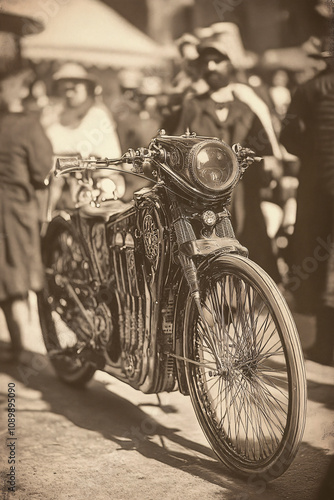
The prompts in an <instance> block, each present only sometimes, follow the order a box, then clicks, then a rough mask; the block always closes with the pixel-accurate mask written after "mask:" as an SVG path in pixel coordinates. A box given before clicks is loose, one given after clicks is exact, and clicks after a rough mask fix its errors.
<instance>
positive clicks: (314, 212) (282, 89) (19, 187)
mask: <svg viewBox="0 0 334 500" xmlns="http://www.w3.org/2000/svg"><path fill="white" fill-rule="evenodd" d="M176 45H177V48H178V51H179V55H180V60H179V62H178V64H177V65H176V67H175V68H176V70H175V71H174V73H173V74H172V75H171V78H170V79H168V81H166V78H162V77H161V76H159V75H157V74H154V75H153V74H150V75H147V74H145V72H144V71H143V72H140V71H138V70H134V69H131V68H127V69H125V70H124V69H123V70H122V71H119V73H118V84H119V92H118V94H117V95H115V101H114V102H115V103H117V106H116V105H115V106H113V104H112V100H111V101H110V100H108V104H106V102H104V100H103V89H101V86H100V85H99V82H98V81H97V79H96V78H95V77H94V76H93V75H92V74H90V72H89V71H88V70H87V68H84V67H83V66H82V65H79V64H77V63H65V64H63V65H61V66H60V67H58V69H57V70H56V71H55V72H54V74H53V75H52V89H51V91H49V92H47V91H46V88H47V87H46V86H45V85H44V83H43V82H41V81H40V80H36V78H34V75H33V74H32V71H31V69H29V70H26V69H23V68H22V67H18V66H16V67H15V68H14V69H13V70H10V71H8V70H6V71H5V72H3V73H1V74H0V137H1V142H0V191H1V197H0V215H1V217H0V231H1V235H2V237H1V238H0V249H1V251H0V258H1V278H0V305H1V308H2V310H3V311H4V314H5V317H6V320H7V324H8V328H9V331H10V334H11V339H12V351H11V353H10V355H11V356H14V357H16V358H18V357H19V356H20V354H21V351H22V344H21V340H20V339H21V337H22V330H23V328H24V326H25V325H24V319H23V318H24V317H25V316H24V315H22V307H25V308H27V307H28V305H27V303H28V302H27V296H28V292H29V290H34V291H38V290H40V289H41V286H42V264H41V258H40V252H39V240H38V238H39V237H38V232H39V224H40V220H41V214H38V205H37V197H36V190H40V189H45V184H44V183H43V180H44V178H45V177H46V176H47V174H48V173H49V171H50V170H51V169H52V165H53V160H52V158H53V157H54V156H56V155H81V156H82V157H83V158H87V157H90V156H94V157H102V158H104V157H112V158H114V157H118V156H120V155H121V152H124V151H125V150H126V149H127V148H134V149H135V148H137V147H139V146H147V145H148V143H149V141H150V139H151V138H152V137H153V136H154V135H156V133H157V131H158V130H159V129H161V128H163V129H165V130H166V132H167V133H168V134H175V135H179V134H183V133H184V132H185V131H186V130H187V129H189V130H190V131H191V132H195V133H196V134H198V135H204V136H213V137H218V138H219V139H221V140H223V141H225V142H226V143H228V144H229V145H232V144H234V143H240V144H242V145H243V146H246V147H249V148H251V149H252V150H254V151H255V153H256V154H257V155H260V156H262V157H263V161H262V162H261V163H259V164H257V165H256V166H252V167H251V168H250V169H249V170H248V171H247V172H246V173H245V175H244V177H243V180H242V182H240V183H239V185H238V186H237V188H236V189H235V192H234V195H233V198H232V204H231V213H232V218H233V222H234V228H235V231H236V236H237V238H238V239H239V240H240V242H241V243H242V244H243V245H245V246H246V247H247V248H248V249H249V252H250V257H251V258H252V259H253V260H254V261H256V262H257V263H258V264H259V265H260V266H261V267H262V268H264V269H265V270H266V271H267V272H268V273H269V274H270V275H271V276H272V278H273V279H274V280H275V281H276V282H277V283H282V286H285V287H287V288H288V287H290V290H291V291H292V292H293V293H294V294H295V296H296V308H298V310H300V311H302V312H304V313H307V314H315V315H316V317H317V325H318V328H317V339H316V342H315V345H314V347H313V348H312V349H311V350H310V352H309V353H307V355H308V356H309V357H310V358H311V359H314V360H315V361H318V362H320V363H324V364H332V362H333V348H334V341H333V339H334V336H333V331H332V330H333V323H334V298H333V297H334V278H333V275H334V246H333V243H332V235H333V231H334V225H333V220H334V205H333V197H334V187H333V186H334V180H333V179H334V178H333V172H334V168H333V151H332V150H333V146H332V144H333V141H332V138H333V131H334V108H333V102H334V72H333V65H332V61H333V52H332V49H333V48H332V47H328V48H327V49H326V51H325V50H322V49H317V50H316V47H315V46H314V45H313V47H315V50H314V52H312V51H311V54H310V55H312V56H313V59H314V61H315V63H314V65H313V71H314V78H312V79H311V80H309V81H308V82H306V83H303V84H302V85H298V82H297V79H295V78H294V74H293V73H291V72H290V73H289V72H288V71H286V70H285V69H284V68H283V67H281V68H279V67H278V68H275V70H271V71H266V70H265V69H264V68H262V67H261V64H260V62H259V60H258V57H256V56H255V54H252V53H249V52H247V51H245V49H244V47H243V45H242V42H241V37H240V34H239V32H238V28H237V26H236V25H233V24H231V23H218V24H215V25H213V26H211V27H209V28H206V29H202V30H197V32H196V33H195V34H188V33H187V34H185V35H183V36H182V37H181V38H179V39H178V40H177V41H176ZM292 95H293V97H291V96H292ZM110 103H111V104H110ZM299 165H301V166H299ZM299 172H300V174H299ZM106 177H107V178H108V179H111V180H112V183H111V184H109V185H108V186H109V187H108V189H111V191H112V196H113V197H115V198H119V199H124V200H129V199H130V198H131V195H132V192H133V191H134V190H135V189H137V188H138V187H141V186H140V185H139V184H137V183H136V182H137V181H136V180H135V181H133V180H130V176H122V175H121V174H113V175H112V176H111V177H110V174H109V173H108V174H105V175H104V176H103V175H102V179H103V178H106ZM298 182H299V189H298V195H297V196H296V190H297V186H298ZM71 189H72V187H71V185H67V184H66V183H64V182H63V183H60V184H58V187H57V189H55V190H54V193H55V195H54V196H55V199H54V200H53V202H54V206H56V204H57V203H60V199H61V198H62V197H64V193H65V192H66V191H68V193H69V199H70V198H71V195H73V193H71ZM296 207H297V208H296ZM296 219H297V222H296V226H295V230H294V225H295V220H296ZM319 238H320V239H321V241H324V242H325V247H321V242H320V240H319ZM290 240H291V241H290ZM319 245H320V247H321V248H320V250H319V251H317V249H318V247H319ZM321 249H323V250H322V252H321ZM315 252H317V253H316V254H315ZM326 252H327V253H326ZM310 258H311V259H313V260H314V261H315V263H316V265H314V266H313V267H314V269H313V270H311V267H312V266H310V264H308V262H310V260H309V259H310ZM312 263H313V261H312ZM20 308H21V309H20ZM19 309H20V312H19V313H18V312H17V311H18V310H19Z"/></svg>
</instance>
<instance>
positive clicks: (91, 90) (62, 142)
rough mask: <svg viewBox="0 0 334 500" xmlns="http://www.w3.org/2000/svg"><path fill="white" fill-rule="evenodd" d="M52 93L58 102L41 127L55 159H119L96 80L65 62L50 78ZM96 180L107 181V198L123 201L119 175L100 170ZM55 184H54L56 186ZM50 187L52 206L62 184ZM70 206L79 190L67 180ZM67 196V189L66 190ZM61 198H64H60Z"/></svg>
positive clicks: (117, 147) (117, 146)
mask: <svg viewBox="0 0 334 500" xmlns="http://www.w3.org/2000/svg"><path fill="white" fill-rule="evenodd" d="M53 80H54V85H55V93H56V95H58V96H59V97H60V99H61V100H60V103H59V105H57V106H56V107H55V108H54V113H53V115H52V114H51V113H50V111H49V115H48V116H47V117H44V120H43V122H44V125H45V127H46V130H47V134H48V136H49V138H50V140H51V143H52V147H53V152H54V154H55V155H58V156H62V155H64V156H66V155H79V156H81V157H82V158H88V157H90V156H94V157H95V158H116V157H119V156H121V147H120V142H119V138H118V134H117V131H116V126H115V123H114V121H113V119H112V117H111V114H110V113H109V112H108V111H107V109H106V108H105V106H104V105H103V103H102V102H97V94H98V92H99V91H100V90H101V89H99V87H98V85H97V82H96V81H95V79H94V78H93V77H92V76H90V75H89V74H88V73H87V71H86V70H85V69H84V68H83V67H82V66H81V65H79V64H76V63H65V64H64V65H63V66H62V67H61V68H60V69H59V70H58V71H57V72H56V73H55V74H54V75H53ZM94 177H95V178H96V179H97V178H99V179H102V178H109V179H111V180H112V182H111V183H110V185H108V190H106V186H107V183H104V184H103V185H104V190H106V192H105V197H106V198H112V197H113V196H116V197H117V198H122V197H123V196H124V194H125V189H126V188H125V181H124V177H123V175H122V174H118V173H115V174H110V172H109V171H107V170H106V171H103V170H100V171H99V172H98V173H96V174H94ZM56 183H57V184H56ZM56 183H55V182H53V186H52V197H53V200H52V203H53V205H55V204H56V203H57V199H58V198H60V196H61V194H64V193H62V190H63V185H64V181H63V180H60V181H59V180H57V181H56ZM65 186H68V187H69V188H70V189H69V195H70V199H67V200H66V201H65V203H67V204H68V203H69V204H70V206H71V205H72V204H73V203H74V201H75V200H76V193H77V191H78V189H79V186H78V184H77V183H76V182H75V179H68V180H67V181H66V184H65ZM65 193H66V188H65ZM63 199H64V198H63Z"/></svg>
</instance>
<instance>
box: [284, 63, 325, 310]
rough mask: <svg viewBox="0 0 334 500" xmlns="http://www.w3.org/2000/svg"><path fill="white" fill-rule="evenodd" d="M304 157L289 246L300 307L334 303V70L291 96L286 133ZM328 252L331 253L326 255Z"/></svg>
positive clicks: (292, 148) (293, 148) (288, 141)
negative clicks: (330, 245) (331, 242)
mask: <svg viewBox="0 0 334 500" xmlns="http://www.w3.org/2000/svg"><path fill="white" fill-rule="evenodd" d="M281 142H282V144H284V145H285V147H286V148H287V150H288V151H289V152H291V153H294V154H295V155H297V156H299V158H300V160H301V167H300V173H299V188H298V193H297V219H296V225H295V231H294V234H293V237H292V239H291V243H290V245H289V255H290V262H289V264H290V274H291V290H292V291H293V292H294V294H295V297H296V301H297V307H298V309H299V311H300V312H305V313H312V312H315V311H316V309H317V307H318V306H319V305H321V304H322V305H324V304H325V305H330V306H331V307H334V292H333V291H330V289H333V288H334V255H333V249H332V251H330V249H329V243H330V241H332V240H333V236H334V232H333V226H334V220H333V215H334V72H333V71H329V70H327V71H325V72H323V73H321V74H319V75H318V76H316V77H315V78H313V79H312V80H310V81H308V82H307V83H305V84H303V85H301V86H300V87H299V88H298V89H297V90H296V92H295V94H294V96H293V97H292V101H291V104H290V107H289V109H288V112H287V116H286V119H285V126H284V128H283V130H282V133H281ZM326 256H327V257H326Z"/></svg>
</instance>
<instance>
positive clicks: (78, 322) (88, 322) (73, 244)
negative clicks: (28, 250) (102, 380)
mask: <svg viewBox="0 0 334 500" xmlns="http://www.w3.org/2000/svg"><path fill="white" fill-rule="evenodd" d="M46 246H47V252H45V256H44V257H45V258H44V264H45V267H46V283H45V288H44V290H43V291H42V292H41V293H39V294H38V306H39V316H40V322H41V329H42V334H43V339H44V343H45V346H46V349H47V351H48V355H49V357H50V360H51V362H52V364H53V366H54V368H55V370H56V372H57V375H58V376H59V378H60V379H62V380H63V381H64V382H67V383H69V384H71V385H75V386H83V385H85V384H86V383H87V382H88V381H89V380H90V379H91V378H92V377H93V375H94V373H95V371H96V364H95V363H94V362H93V360H92V359H91V351H90V350H89V348H88V342H87V338H89V337H90V336H92V332H93V329H94V327H95V323H96V321H98V320H99V318H98V315H97V314H96V315H95V314H94V310H93V309H92V310H90V308H89V307H87V304H88V302H89V291H88V290H87V285H85V284H87V283H89V279H88V276H86V274H87V272H86V271H85V270H84V268H83V262H84V257H83V255H82V251H81V246H80V243H79V242H78V240H77V238H76V235H75V232H74V231H73V229H72V228H71V227H70V226H69V225H68V226H67V227H59V228H57V230H56V231H54V233H53V235H52V236H51V237H50V236H49V237H48V239H47V245H46ZM95 312H96V311H95Z"/></svg>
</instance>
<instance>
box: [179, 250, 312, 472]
mask: <svg viewBox="0 0 334 500" xmlns="http://www.w3.org/2000/svg"><path fill="white" fill-rule="evenodd" d="M199 279H200V293H201V308H202V315H200V314H199V310H198V307H197V306H196V304H195V302H194V300H193V299H192V298H190V297H189V299H188V302H187V307H186V313H185V329H184V354H185V357H187V358H188V359H189V358H190V359H193V360H194V361H196V363H197V364H192V363H190V362H187V363H186V375H187V381H188V385H189V390H190V396H191V400H192V403H193V406H194V409H195V412H196V416H197V418H198V420H199V423H200V425H201V427H202V429H203V431H204V434H205V435H206V437H207V439H208V441H209V442H210V444H211V446H212V448H213V450H214V451H215V453H216V454H217V456H218V457H219V459H220V460H221V461H222V462H223V463H224V464H225V465H226V466H227V467H229V468H230V469H231V470H233V471H234V472H236V473H238V474H239V475H241V476H244V477H250V476H253V475H255V476H259V475H261V477H263V478H264V479H265V480H266V481H270V480H272V479H275V478H276V477H278V476H280V475H281V474H282V473H283V472H284V471H285V470H286V469H287V468H288V467H289V465H290V463H291V461H292V460H293V458H294V456H295V454H296V452H297V448H298V445H299V443H300V441H301V438H302V435H303V430H304V423H305V415H306V379H305V369H304V362H303V355H302V350H301V346H300V342H299V337H298V333H297V330H296V327H295V324H294V321H293V319H292V316H291V313H290V311H289V309H288V306H287V304H286V302H285V300H284V298H283V297H282V295H281V293H280V292H279V290H278V288H277V286H276V284H275V283H274V282H273V281H272V279H271V278H270V277H269V276H268V275H267V274H266V273H265V272H264V271H263V270H262V269H261V268H260V267H259V266H258V265H256V264H255V263H253V262H252V261H250V260H248V259H246V258H244V257H241V256H236V255H228V256H222V257H219V258H217V259H216V260H215V261H214V262H213V263H211V264H209V265H207V266H205V268H204V269H202V270H201V271H200V272H199Z"/></svg>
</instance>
